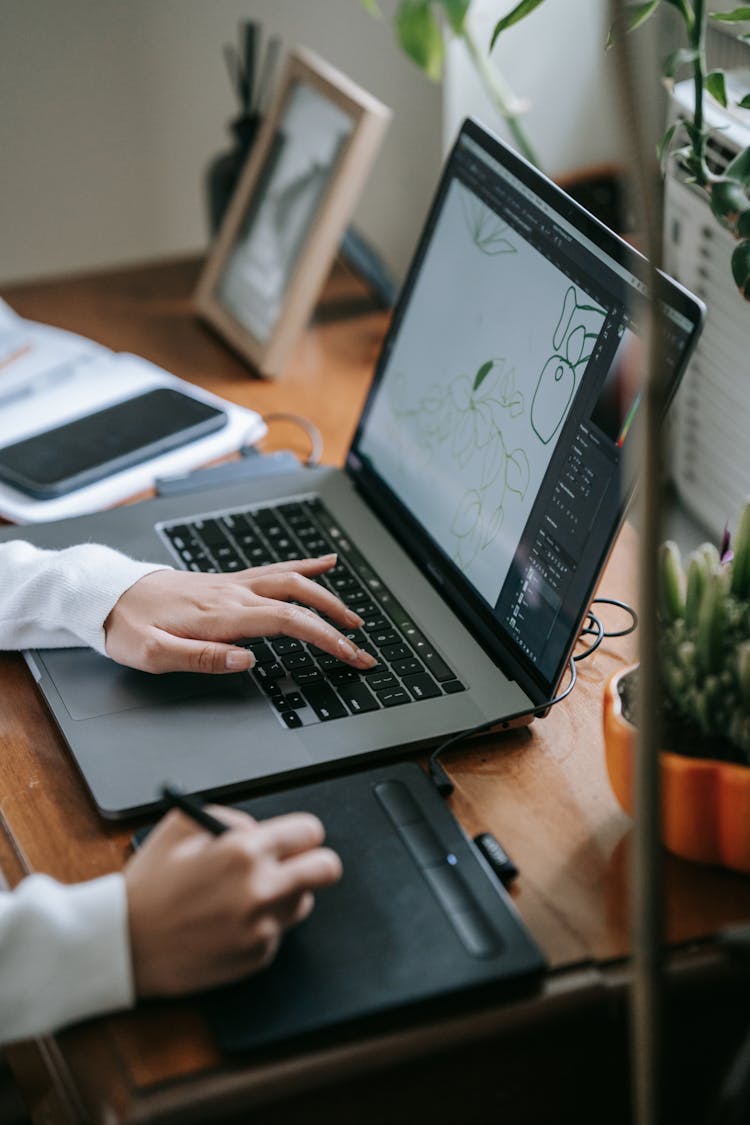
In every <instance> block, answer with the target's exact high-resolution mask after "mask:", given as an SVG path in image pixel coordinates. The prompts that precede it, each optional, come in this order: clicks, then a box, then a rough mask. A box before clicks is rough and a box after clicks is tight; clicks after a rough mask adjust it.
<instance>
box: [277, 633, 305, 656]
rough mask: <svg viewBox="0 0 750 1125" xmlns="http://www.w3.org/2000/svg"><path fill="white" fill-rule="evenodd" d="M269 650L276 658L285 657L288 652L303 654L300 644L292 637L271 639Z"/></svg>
mask: <svg viewBox="0 0 750 1125" xmlns="http://www.w3.org/2000/svg"><path fill="white" fill-rule="evenodd" d="M271 648H272V649H273V651H274V652H275V653H276V655H277V656H286V654H287V653H289V652H303V651H304V650H303V648H302V642H301V641H298V640H296V639H295V638H294V637H271Z"/></svg>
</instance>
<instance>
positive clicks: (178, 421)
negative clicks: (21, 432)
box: [0, 387, 228, 498]
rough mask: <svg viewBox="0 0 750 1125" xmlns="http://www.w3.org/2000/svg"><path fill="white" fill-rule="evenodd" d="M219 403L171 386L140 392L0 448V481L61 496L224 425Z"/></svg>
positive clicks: (38, 494) (34, 492)
mask: <svg viewBox="0 0 750 1125" xmlns="http://www.w3.org/2000/svg"><path fill="white" fill-rule="evenodd" d="M227 421H228V419H227V415H226V413H225V412H224V411H223V410H221V409H220V408H219V407H216V406H212V405H211V404H210V403H206V402H201V400H200V399H196V398H192V397H191V396H190V395H186V394H183V393H182V392H181V391H177V390H173V389H172V388H171V387H159V388H157V389H155V390H152V391H145V392H144V393H143V394H140V395H136V396H135V397H134V398H129V399H125V401H124V402H117V403H115V404H114V405H112V406H107V407H105V408H104V409H102V410H97V411H95V412H94V413H93V414H87V415H86V416H85V417H83V418H76V419H75V420H74V421H72V422H66V423H64V424H63V425H61V426H57V427H56V428H54V429H52V430H45V431H44V432H43V433H39V434H34V435H33V436H32V437H28V438H24V439H23V440H22V441H18V442H15V443H14V444H13V445H6V446H5V447H4V448H1V449H0V480H2V481H4V482H6V483H7V484H10V485H12V486H13V487H14V488H17V489H19V490H20V491H21V492H26V493H28V494H29V495H30V496H36V497H43V498H49V497H54V496H63V495H65V494H66V493H68V492H73V491H74V490H75V489H77V488H82V487H83V486H84V485H87V484H91V483H93V482H94V481H96V480H101V479H102V478H103V477H106V476H110V475H111V474H112V473H116V472H119V471H121V470H122V469H125V468H129V467H130V466H131V465H135V464H138V462H140V461H146V460H148V459H149V458H150V457H154V456H156V455H157V454H160V453H165V452H167V451H168V450H170V449H175V448H177V446H180V445H185V444H186V443H187V442H189V441H194V440H195V439H196V438H198V437H203V436H204V435H205V434H209V433H212V432H213V431H214V430H219V429H221V428H222V427H223V426H225V425H226V424H227Z"/></svg>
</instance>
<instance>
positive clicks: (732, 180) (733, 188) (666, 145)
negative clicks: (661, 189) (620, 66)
mask: <svg viewBox="0 0 750 1125" xmlns="http://www.w3.org/2000/svg"><path fill="white" fill-rule="evenodd" d="M543 3H544V0H520V3H518V4H516V5H515V7H513V8H512V9H511V10H510V11H509V12H508V13H507V14H506V15H504V16H503V17H502V18H501V19H499V20H498V22H497V24H496V25H495V28H494V31H493V34H492V40H491V44H490V49H492V47H494V45H495V43H496V42H497V39H498V37H499V36H500V35H501V34H503V33H504V32H505V31H507V30H508V29H509V28H511V27H513V26H514V24H517V23H519V22H520V21H521V20H523V19H525V18H526V17H527V16H528V15H530V14H531V13H532V12H533V11H535V10H536V9H537V8H539V7H540V6H541V4H543ZM662 4H664V5H665V6H667V7H669V8H671V9H672V10H673V11H674V12H676V13H677V16H678V18H679V20H680V21H681V24H682V31H683V37H684V42H683V44H682V45H681V46H680V47H678V48H677V49H676V50H674V51H673V52H672V53H671V54H670V55H669V57H668V58H667V59H666V61H665V63H664V67H663V77H664V80H665V82H666V84H667V85H668V86H670V85H673V84H674V82H675V80H676V79H677V78H678V77H679V76H680V75H681V74H685V73H688V72H689V73H690V75H691V76H692V80H693V89H694V100H693V112H692V116H691V117H690V118H689V119H684V120H679V121H677V122H675V123H674V124H672V125H670V126H669V128H668V129H667V130H666V132H665V133H664V135H663V137H662V138H661V141H660V143H659V151H658V156H659V159H660V161H661V165H662V170H663V169H664V166H665V164H666V162H667V161H668V160H669V159H674V160H677V161H678V162H679V164H680V167H681V169H682V170H683V172H684V175H685V178H686V179H687V180H688V181H689V182H691V183H694V184H695V185H696V186H697V187H698V188H700V189H701V190H703V191H705V192H706V194H707V196H708V197H709V202H710V205H711V210H712V212H713V214H714V216H715V218H716V219H717V221H718V222H719V223H721V225H722V226H723V227H725V228H726V229H727V230H729V231H731V233H732V234H733V235H734V237H735V238H736V239H737V246H736V248H735V250H734V253H733V254H732V261H731V266H732V274H733V276H734V280H735V283H736V285H737V288H738V289H739V291H740V293H741V294H742V296H743V297H744V298H745V299H746V300H750V147H749V148H745V149H743V150H742V151H740V152H739V153H738V154H737V155H736V157H735V158H734V159H733V160H732V161H731V162H730V163H729V164H728V166H727V167H726V168H725V169H724V170H723V172H722V174H721V175H718V174H715V173H713V172H712V171H711V169H710V168H709V164H708V161H707V159H706V139H707V137H708V136H709V135H710V133H711V132H712V130H711V129H709V128H708V127H707V126H706V122H705V98H706V96H707V95H710V96H711V97H713V98H714V99H715V100H716V101H717V102H718V103H719V105H721V106H722V107H724V108H726V107H727V105H728V101H729V98H728V94H727V80H726V75H725V73H724V71H722V70H710V71H709V70H708V69H707V64H706V28H707V24H708V20H709V19H711V20H714V21H716V22H717V23H724V24H743V25H744V24H745V23H747V22H750V5H740V6H739V7H737V8H735V9H733V10H732V11H731V12H708V11H707V9H706V0H639V2H636V3H632V4H630V5H629V6H628V7H629V13H630V15H629V20H628V23H627V26H626V27H625V29H624V30H625V32H632V31H635V30H637V28H639V27H641V26H642V25H643V24H644V23H646V21H647V20H649V19H651V18H652V17H653V16H654V15H655V14H656V12H657V11H658V10H659V9H660V8H661V6H662ZM621 30H623V29H620V28H613V29H612V30H611V31H610V36H609V43H610V44H611V43H612V42H613V41H614V38H615V36H616V35H617V34H618V33H619V32H620V31H621ZM742 38H744V39H747V38H748V36H747V35H743V36H742ZM736 102H737V105H738V106H739V107H740V108H742V109H750V92H748V93H746V94H744V95H743V96H742V97H740V98H737V99H736ZM714 131H715V130H714Z"/></svg>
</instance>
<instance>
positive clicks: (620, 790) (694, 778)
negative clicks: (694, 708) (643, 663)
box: [604, 665, 750, 873]
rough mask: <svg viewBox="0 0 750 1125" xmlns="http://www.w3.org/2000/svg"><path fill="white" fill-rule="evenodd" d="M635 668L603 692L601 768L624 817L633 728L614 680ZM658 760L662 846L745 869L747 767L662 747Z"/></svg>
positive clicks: (749, 803)
mask: <svg viewBox="0 0 750 1125" xmlns="http://www.w3.org/2000/svg"><path fill="white" fill-rule="evenodd" d="M635 667H637V666H636V665H633V666H631V667H629V668H624V669H622V670H621V671H619V672H616V673H615V674H614V675H613V676H612V677H611V678H610V680H609V681H608V683H607V686H606V688H605V692H604V743H605V752H606V756H607V771H608V773H609V780H610V783H611V785H612V789H613V791H614V794H615V796H616V797H617V800H618V801H619V803H620V805H621V807H622V808H623V809H624V811H625V812H626V813H628V814H629V815H630V816H632V815H633V791H634V752H635V746H636V729H635V727H634V726H633V724H632V723H631V722H630V721H629V720H628V719H627V718H626V717H625V715H624V714H623V711H622V700H621V698H620V692H619V685H620V682H621V680H622V679H623V678H624V677H626V676H627V675H628V674H629V673H630V672H632V671H634V669H635ZM659 761H660V774H661V816H662V838H663V841H664V845H665V847H666V848H667V849H668V850H669V851H670V852H674V854H675V855H679V856H682V858H683V859H690V860H694V861H696V862H698V863H710V864H719V865H721V866H723V867H730V868H732V869H733V870H735V871H743V872H747V873H750V768H748V767H747V766H740V765H735V764H734V763H732V762H718V761H714V760H712V759H711V758H690V757H683V756H682V755H680V754H675V753H673V752H671V751H668V750H662V751H661V753H660V756H659Z"/></svg>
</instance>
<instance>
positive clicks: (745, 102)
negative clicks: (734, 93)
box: [737, 94, 750, 109]
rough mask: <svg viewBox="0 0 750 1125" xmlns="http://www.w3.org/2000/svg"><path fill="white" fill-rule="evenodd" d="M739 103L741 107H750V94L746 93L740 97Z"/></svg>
mask: <svg viewBox="0 0 750 1125" xmlns="http://www.w3.org/2000/svg"><path fill="white" fill-rule="evenodd" d="M737 105H738V106H739V107H740V109H750V94H745V96H744V98H740V100H739V101H738V102H737Z"/></svg>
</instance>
